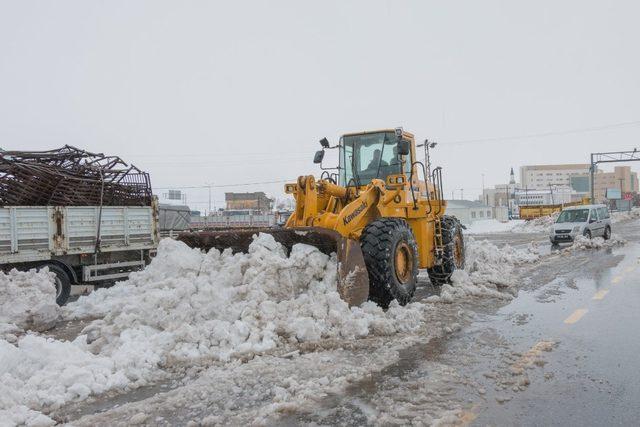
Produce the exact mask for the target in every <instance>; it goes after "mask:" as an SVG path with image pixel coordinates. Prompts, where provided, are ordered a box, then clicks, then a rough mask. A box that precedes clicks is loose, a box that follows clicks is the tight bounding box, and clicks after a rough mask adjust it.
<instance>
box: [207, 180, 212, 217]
mask: <svg viewBox="0 0 640 427" xmlns="http://www.w3.org/2000/svg"><path fill="white" fill-rule="evenodd" d="M206 185H207V188H208V189H209V213H208V215H211V187H212V186H213V182H207V183H206Z"/></svg>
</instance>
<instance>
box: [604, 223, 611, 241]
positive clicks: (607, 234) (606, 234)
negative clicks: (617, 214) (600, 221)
mask: <svg viewBox="0 0 640 427" xmlns="http://www.w3.org/2000/svg"><path fill="white" fill-rule="evenodd" d="M602 237H604V240H609V239H610V238H611V227H609V226H608V225H607V226H606V228H605V229H604V234H603V235H602Z"/></svg>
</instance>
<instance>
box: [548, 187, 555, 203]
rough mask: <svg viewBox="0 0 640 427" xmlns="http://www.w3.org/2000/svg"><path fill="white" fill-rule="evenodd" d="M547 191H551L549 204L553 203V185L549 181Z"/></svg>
mask: <svg viewBox="0 0 640 427" xmlns="http://www.w3.org/2000/svg"><path fill="white" fill-rule="evenodd" d="M549 193H551V204H552V205H555V200H553V187H552V184H551V183H549Z"/></svg>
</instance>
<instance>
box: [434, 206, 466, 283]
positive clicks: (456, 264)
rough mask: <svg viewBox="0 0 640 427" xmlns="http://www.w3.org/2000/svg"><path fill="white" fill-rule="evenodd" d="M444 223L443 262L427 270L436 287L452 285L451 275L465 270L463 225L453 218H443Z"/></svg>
mask: <svg viewBox="0 0 640 427" xmlns="http://www.w3.org/2000/svg"><path fill="white" fill-rule="evenodd" d="M441 222H442V243H443V245H444V250H443V253H442V260H440V263H439V264H438V265H435V266H433V267H432V268H429V269H427V272H428V273H429V279H430V280H431V284H432V285H434V286H442V285H444V284H445V283H450V280H451V275H452V274H453V272H454V271H456V270H462V269H463V268H464V255H465V252H464V238H463V236H462V225H460V222H459V221H458V220H457V218H455V217H453V216H447V215H445V216H443V217H442V219H441Z"/></svg>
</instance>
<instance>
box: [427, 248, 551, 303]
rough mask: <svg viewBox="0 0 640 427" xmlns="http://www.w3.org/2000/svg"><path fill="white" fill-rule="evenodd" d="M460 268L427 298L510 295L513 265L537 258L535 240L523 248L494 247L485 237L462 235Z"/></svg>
mask: <svg viewBox="0 0 640 427" xmlns="http://www.w3.org/2000/svg"><path fill="white" fill-rule="evenodd" d="M465 245H466V260H465V268H464V270H457V271H455V272H454V273H453V275H452V276H451V282H452V283H451V284H450V285H443V286H442V291H441V293H440V295H434V296H431V297H429V298H427V301H430V302H445V303H450V302H453V301H455V300H459V299H461V298H465V297H469V296H490V297H494V298H500V299H511V298H513V295H514V294H515V291H516V284H517V283H516V279H515V275H514V274H513V271H514V269H515V267H517V266H519V265H522V264H527V263H533V262H536V261H538V260H539V259H540V250H539V248H538V246H537V244H536V243H531V244H529V245H528V246H527V247H526V248H524V249H516V248H514V247H512V246H509V245H505V246H503V247H498V246H496V245H494V244H493V243H491V242H488V241H486V240H475V239H474V238H473V237H467V238H466V239H465Z"/></svg>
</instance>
